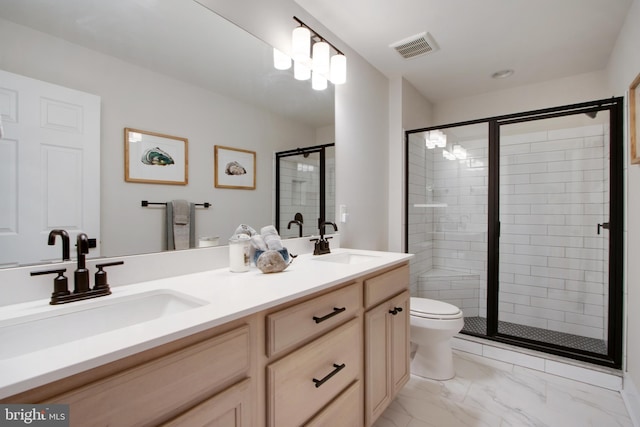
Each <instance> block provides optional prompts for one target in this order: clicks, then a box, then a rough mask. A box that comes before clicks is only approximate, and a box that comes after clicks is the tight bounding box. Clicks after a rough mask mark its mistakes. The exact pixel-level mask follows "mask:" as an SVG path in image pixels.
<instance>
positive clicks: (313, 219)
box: [275, 144, 336, 238]
mask: <svg viewBox="0 0 640 427" xmlns="http://www.w3.org/2000/svg"><path fill="white" fill-rule="evenodd" d="M335 194H336V156H335V144H325V145H316V146H313V147H304V148H296V149H294V150H287V151H281V152H278V153H276V221H275V226H276V228H277V229H278V232H279V233H280V235H281V236H282V237H285V238H286V237H303V236H310V235H312V234H316V235H317V234H318V233H319V232H320V224H321V223H322V222H324V221H329V222H335V211H336V209H335V199H336V197H335Z"/></svg>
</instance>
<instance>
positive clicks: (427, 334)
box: [409, 297, 464, 380]
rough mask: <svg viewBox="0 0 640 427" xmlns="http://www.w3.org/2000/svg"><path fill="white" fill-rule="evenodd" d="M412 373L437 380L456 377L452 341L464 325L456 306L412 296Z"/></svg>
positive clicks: (460, 312) (460, 311)
mask: <svg viewBox="0 0 640 427" xmlns="http://www.w3.org/2000/svg"><path fill="white" fill-rule="evenodd" d="M409 318H410V324H411V345H412V352H413V349H414V348H415V347H417V348H416V351H415V354H414V355H413V357H412V360H411V373H412V374H414V375H418V376H421V377H424V378H430V379H433V380H448V379H450V378H453V377H454V376H455V370H454V369H453V354H452V353H451V338H452V337H453V336H454V335H455V334H457V333H458V332H460V330H461V329H462V327H463V326H464V319H463V316H462V310H460V309H459V308H458V307H456V306H455V305H452V304H448V303H446V302H442V301H436V300H432V299H426V298H416V297H411V310H410V316H409Z"/></svg>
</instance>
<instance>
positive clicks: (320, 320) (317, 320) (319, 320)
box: [313, 307, 347, 323]
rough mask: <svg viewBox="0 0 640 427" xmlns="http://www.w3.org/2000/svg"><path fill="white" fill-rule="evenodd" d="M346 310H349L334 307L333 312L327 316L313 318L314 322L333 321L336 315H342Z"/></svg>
mask: <svg viewBox="0 0 640 427" xmlns="http://www.w3.org/2000/svg"><path fill="white" fill-rule="evenodd" d="M346 309H347V307H341V308H338V307H333V312H331V313H329V314H327V315H326V316H322V317H317V316H313V320H315V322H316V323H320V322H324V321H325V320H327V319H331V318H332V317H333V316H335V315H336V314H339V313H342V312H343V311H345V310H346Z"/></svg>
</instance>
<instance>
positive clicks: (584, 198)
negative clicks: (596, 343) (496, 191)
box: [499, 125, 609, 339]
mask: <svg viewBox="0 0 640 427" xmlns="http://www.w3.org/2000/svg"><path fill="white" fill-rule="evenodd" d="M605 132H606V129H605V127H604V126H602V125H596V126H589V127H581V128H573V129H562V130H550V131H544V132H536V133H529V134H522V135H518V136H513V137H502V138H501V153H500V154H501V157H500V162H501V174H500V181H501V185H500V200H501V207H500V210H501V211H500V220H501V238H500V307H499V310H500V315H499V316H500V320H503V321H508V322H513V323H518V324H522V325H527V326H535V327H540V328H544V329H550V330H554V331H560V332H566V333H571V334H576V335H582V336H586V337H590V338H597V339H604V338H605V334H604V331H605V328H606V323H605V322H606V320H605V319H606V313H605V307H606V298H607V294H606V292H607V289H606V286H604V285H603V283H607V280H606V274H607V271H606V264H607V263H606V262H605V260H606V259H607V258H608V255H607V253H606V247H605V246H606V245H605V243H606V239H605V238H604V234H603V235H597V233H596V230H597V228H596V224H598V223H602V222H604V221H606V220H607V217H608V205H607V204H606V203H605V201H607V200H608V199H609V197H608V186H605V185H603V180H604V177H605V176H608V164H609V162H608V159H607V158H605V153H606V156H608V153H609V150H608V147H605V146H604V145H605V141H608V140H609V138H608V137H607V138H605ZM605 215H606V216H605ZM605 233H607V232H605Z"/></svg>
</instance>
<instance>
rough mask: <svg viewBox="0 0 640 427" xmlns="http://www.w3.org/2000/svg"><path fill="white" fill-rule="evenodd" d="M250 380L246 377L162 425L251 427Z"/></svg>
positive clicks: (169, 426) (168, 426)
mask: <svg viewBox="0 0 640 427" xmlns="http://www.w3.org/2000/svg"><path fill="white" fill-rule="evenodd" d="M250 385H251V380H250V379H248V378H247V379H246V380H244V381H241V382H240V383H238V384H236V385H234V386H232V387H230V388H228V389H227V390H225V391H223V392H221V393H219V394H217V395H215V396H214V397H212V398H210V399H207V400H205V401H204V402H202V403H201V404H199V405H197V406H196V407H194V408H192V409H190V410H188V411H187V412H185V413H183V414H182V415H180V416H179V417H177V418H174V419H173V420H171V421H169V422H168V423H165V424H163V426H164V427H183V426H208V427H251V426H252V423H251V419H252V414H251V411H252V405H251V396H252V395H251V388H250Z"/></svg>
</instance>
